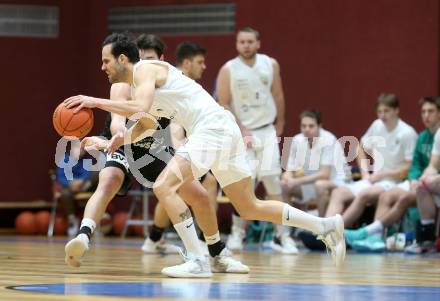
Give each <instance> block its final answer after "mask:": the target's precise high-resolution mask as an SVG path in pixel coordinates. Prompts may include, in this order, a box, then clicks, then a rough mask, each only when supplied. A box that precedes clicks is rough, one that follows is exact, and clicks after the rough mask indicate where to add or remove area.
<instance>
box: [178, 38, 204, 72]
mask: <svg viewBox="0 0 440 301" xmlns="http://www.w3.org/2000/svg"><path fill="white" fill-rule="evenodd" d="M196 55H206V49H205V48H203V47H202V46H200V45H199V44H196V43H193V42H188V41H185V42H182V43H180V44H179V45H178V46H177V48H176V65H177V66H180V65H182V63H183V60H184V59H192V58H193V57H195V56H196Z"/></svg>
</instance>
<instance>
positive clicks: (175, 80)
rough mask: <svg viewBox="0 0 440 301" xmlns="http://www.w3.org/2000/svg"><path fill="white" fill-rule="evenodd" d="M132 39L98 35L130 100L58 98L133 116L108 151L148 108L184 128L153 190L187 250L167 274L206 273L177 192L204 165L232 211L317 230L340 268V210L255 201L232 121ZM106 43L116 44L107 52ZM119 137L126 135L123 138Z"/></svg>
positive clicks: (135, 134) (144, 126)
mask: <svg viewBox="0 0 440 301" xmlns="http://www.w3.org/2000/svg"><path fill="white" fill-rule="evenodd" d="M132 47H136V45H134V44H133V43H128V42H127V38H126V35H124V34H114V35H111V36H109V37H107V39H106V40H105V41H104V43H103V49H102V62H103V65H102V69H103V70H104V71H105V72H106V73H107V74H108V77H109V79H110V80H111V81H112V82H126V83H128V84H130V85H132V86H133V87H134V88H135V93H134V98H133V99H132V101H116V100H115V101H109V100H108V99H100V98H94V97H88V96H83V95H78V96H73V97H70V98H68V99H66V100H65V104H66V106H67V107H68V108H73V107H76V109H75V110H76V111H78V110H80V109H81V108H83V107H89V108H99V109H102V110H105V111H110V112H112V113H115V114H119V115H123V116H126V117H129V118H132V119H133V118H136V116H134V115H133V114H137V118H136V119H137V122H136V123H135V124H134V125H133V126H132V127H131V128H130V129H129V130H128V131H127V132H126V133H125V135H124V137H121V136H114V137H113V138H112V140H110V143H108V145H107V146H106V147H107V148H108V149H109V150H110V151H114V150H116V149H117V148H119V147H120V146H122V145H123V144H124V143H127V144H128V143H130V142H131V141H129V140H131V139H133V140H134V141H137V140H138V139H141V138H142V137H143V135H145V134H147V135H148V134H151V129H153V128H155V126H152V121H151V118H149V117H148V116H149V114H151V115H155V116H158V117H159V116H162V117H166V118H169V119H173V120H174V121H175V122H176V123H177V124H179V125H181V126H182V127H183V128H184V129H185V131H186V133H187V142H186V143H185V144H184V145H183V146H181V147H180V148H179V149H178V150H177V151H176V155H175V156H174V157H173V158H172V159H171V161H170V162H169V164H168V165H167V167H166V168H165V169H164V170H163V172H162V173H161V174H160V175H159V177H158V179H157V181H156V182H155V185H154V186H153V190H154V193H155V194H156V196H157V197H158V199H159V201H160V202H161V204H162V205H163V206H164V208H165V210H166V211H167V213H168V216H169V217H170V219H171V221H172V223H173V225H174V227H175V228H176V231H177V233H178V234H179V236H180V237H181V239H182V241H183V243H184V245H185V248H186V250H187V261H186V262H185V263H183V264H179V265H176V266H172V267H168V268H164V269H163V270H162V273H163V274H165V275H168V276H170V277H210V276H211V275H212V274H211V271H210V265H209V261H208V260H207V259H206V258H205V257H204V256H203V253H202V250H201V248H200V244H199V243H198V238H197V234H196V231H195V227H194V222H193V219H192V216H191V214H190V213H188V208H187V206H186V205H185V204H184V203H182V202H181V200H179V199H178V198H176V195H177V192H178V190H179V188H180V187H182V185H185V184H186V183H188V182H192V181H193V180H194V179H197V178H200V177H201V176H202V175H203V174H205V173H206V172H208V170H211V171H212V173H213V174H214V176H215V177H216V179H217V180H218V182H219V184H220V186H221V187H222V188H223V191H224V192H225V193H226V196H227V197H228V198H229V199H230V200H231V202H232V204H233V206H234V207H235V208H236V209H237V211H238V212H239V214H240V215H241V216H242V217H244V218H246V219H251V220H265V221H270V222H273V223H279V224H285V225H288V226H292V227H300V228H304V229H307V230H309V231H312V232H314V233H317V234H319V235H320V239H322V240H323V241H324V242H325V243H326V244H327V246H328V247H329V248H330V250H331V253H332V258H333V259H334V261H335V264H336V265H337V266H341V265H342V263H343V261H344V258H345V241H344V223H343V220H342V217H341V216H340V215H337V216H333V217H329V218H319V217H315V216H312V215H310V214H307V213H305V212H302V211H300V210H298V209H295V208H293V207H291V206H289V205H288V204H284V203H282V202H279V201H261V200H258V199H257V198H256V196H255V193H254V188H253V184H252V179H251V171H250V167H249V165H248V163H247V160H246V152H245V145H244V143H243V139H242V137H241V133H240V129H239V128H238V126H237V124H236V122H235V119H234V117H233V115H232V114H231V113H229V111H227V110H224V109H223V108H222V107H221V106H219V105H218V104H217V103H216V102H215V100H214V99H213V98H212V97H211V95H209V93H207V92H206V91H205V90H204V89H203V88H202V87H201V86H200V85H199V84H197V83H196V82H194V81H193V80H191V79H190V78H188V77H186V76H185V75H183V74H182V72H181V71H179V70H178V69H176V68H175V67H173V66H171V65H170V64H168V63H166V62H163V61H140V62H137V61H134V60H133V59H130V57H129V56H128V53H129V52H130V49H131V48H132ZM112 49H118V50H120V54H119V55H117V56H113V54H112ZM124 140H126V141H124ZM103 142H104V141H103Z"/></svg>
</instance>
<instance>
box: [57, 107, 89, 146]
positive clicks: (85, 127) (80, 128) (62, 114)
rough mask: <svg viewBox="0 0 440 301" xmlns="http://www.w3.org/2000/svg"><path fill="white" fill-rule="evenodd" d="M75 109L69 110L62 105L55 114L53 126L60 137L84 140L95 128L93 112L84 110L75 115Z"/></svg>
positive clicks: (87, 109)
mask: <svg viewBox="0 0 440 301" xmlns="http://www.w3.org/2000/svg"><path fill="white" fill-rule="evenodd" d="M74 109H75V108H71V109H68V108H66V106H65V104H64V103H60V104H59V105H58V107H57V108H56V109H55V112H54V113H53V118H52V121H53V126H54V128H55V130H56V131H57V133H58V134H59V135H60V136H73V137H77V138H83V137H84V136H86V135H87V134H88V133H89V132H90V130H91V129H92V127H93V111H92V110H91V109H89V108H83V109H81V110H80V111H79V112H77V113H73V111H74Z"/></svg>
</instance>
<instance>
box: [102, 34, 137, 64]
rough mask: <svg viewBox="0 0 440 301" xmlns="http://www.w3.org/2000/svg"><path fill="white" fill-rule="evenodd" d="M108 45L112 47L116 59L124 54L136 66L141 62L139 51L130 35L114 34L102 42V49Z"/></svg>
mask: <svg viewBox="0 0 440 301" xmlns="http://www.w3.org/2000/svg"><path fill="white" fill-rule="evenodd" d="M107 45H112V54H113V56H114V57H115V58H118V57H119V56H120V55H121V54H123V55H125V56H126V57H127V58H128V60H129V61H130V63H133V64H134V63H137V62H138V61H139V50H138V48H137V46H136V44H135V43H134V42H133V39H132V38H131V37H130V34H129V33H117V32H114V33H112V34H110V35H108V36H107V37H106V38H105V39H104V42H102V47H104V46H107Z"/></svg>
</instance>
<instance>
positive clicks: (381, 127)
mask: <svg viewBox="0 0 440 301" xmlns="http://www.w3.org/2000/svg"><path fill="white" fill-rule="evenodd" d="M416 141H417V133H416V131H415V130H414V128H413V127H411V126H410V125H408V124H407V123H406V122H404V121H402V120H400V119H399V121H398V122H397V125H396V127H395V128H394V129H393V130H392V131H388V130H387V128H386V126H385V124H384V123H383V122H382V121H381V120H380V119H377V120H375V121H374V122H373V123H372V124H371V126H370V127H369V128H368V130H367V132H366V133H365V135H364V136H363V137H362V139H361V143H362V145H363V146H364V147H365V148H367V149H370V150H373V153H372V156H373V159H374V166H373V172H379V171H388V170H395V169H398V168H401V167H402V166H403V164H404V162H405V161H412V157H413V153H414V148H415V145H416Z"/></svg>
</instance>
